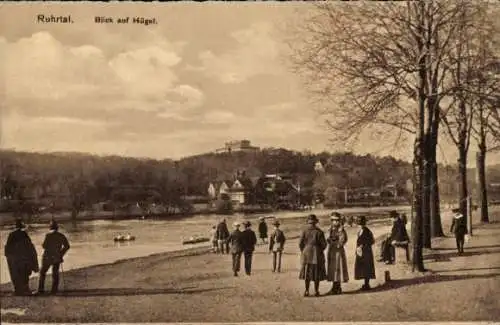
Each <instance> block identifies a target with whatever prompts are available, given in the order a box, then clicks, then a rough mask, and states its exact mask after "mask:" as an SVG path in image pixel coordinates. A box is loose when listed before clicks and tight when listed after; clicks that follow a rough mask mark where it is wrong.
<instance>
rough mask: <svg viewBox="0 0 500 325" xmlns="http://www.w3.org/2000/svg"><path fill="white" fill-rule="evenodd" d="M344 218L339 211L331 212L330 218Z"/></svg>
mask: <svg viewBox="0 0 500 325" xmlns="http://www.w3.org/2000/svg"><path fill="white" fill-rule="evenodd" d="M341 219H342V216H341V215H340V213H338V212H332V213H331V214H330V220H338V221H340V220H341Z"/></svg>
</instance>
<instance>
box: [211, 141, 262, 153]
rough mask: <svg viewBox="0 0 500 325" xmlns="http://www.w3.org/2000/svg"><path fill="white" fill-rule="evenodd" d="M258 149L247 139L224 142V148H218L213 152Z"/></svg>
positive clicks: (253, 150)
mask: <svg viewBox="0 0 500 325" xmlns="http://www.w3.org/2000/svg"><path fill="white" fill-rule="evenodd" d="M259 150H260V148H259V147H254V146H252V145H251V143H250V141H249V140H237V141H229V142H226V143H225V145H224V148H219V149H217V150H215V152H216V153H224V152H227V153H229V152H257V151H259Z"/></svg>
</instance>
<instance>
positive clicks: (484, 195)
mask: <svg viewBox="0 0 500 325" xmlns="http://www.w3.org/2000/svg"><path fill="white" fill-rule="evenodd" d="M476 158H477V159H476V160H477V162H476V168H477V176H478V177H477V178H478V195H479V204H480V207H481V222H485V223H488V222H490V218H489V215H488V189H487V187H486V173H485V170H486V166H485V164H486V146H485V145H479V151H478V153H477V155H476Z"/></svg>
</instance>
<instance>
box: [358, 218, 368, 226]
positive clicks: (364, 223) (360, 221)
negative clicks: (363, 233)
mask: <svg viewBox="0 0 500 325" xmlns="http://www.w3.org/2000/svg"><path fill="white" fill-rule="evenodd" d="M356 222H357V224H358V225H360V226H364V225H366V216H358V218H357V221H356Z"/></svg>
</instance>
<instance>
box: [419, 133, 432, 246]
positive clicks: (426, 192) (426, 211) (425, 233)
mask: <svg viewBox="0 0 500 325" xmlns="http://www.w3.org/2000/svg"><path fill="white" fill-rule="evenodd" d="M422 153H423V157H422V160H423V162H422V163H423V166H422V167H423V177H422V180H421V182H422V185H421V186H422V245H423V247H424V248H431V186H432V180H431V168H430V167H431V165H430V163H429V155H430V148H429V136H428V135H426V138H425V142H424V149H423V152H422Z"/></svg>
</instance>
